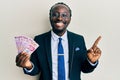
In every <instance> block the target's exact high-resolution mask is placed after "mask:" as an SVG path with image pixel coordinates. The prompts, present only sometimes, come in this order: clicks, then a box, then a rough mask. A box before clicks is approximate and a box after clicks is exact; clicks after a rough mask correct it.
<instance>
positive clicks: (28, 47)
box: [15, 36, 39, 54]
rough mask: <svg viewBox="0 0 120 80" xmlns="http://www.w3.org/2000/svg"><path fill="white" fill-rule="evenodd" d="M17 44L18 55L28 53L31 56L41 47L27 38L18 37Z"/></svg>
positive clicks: (16, 38)
mask: <svg viewBox="0 0 120 80" xmlns="http://www.w3.org/2000/svg"><path fill="white" fill-rule="evenodd" d="M15 42H16V46H17V49H18V53H21V52H26V53H28V54H31V53H33V52H34V51H35V50H36V49H37V48H38V47H39V45H38V44H37V43H36V42H35V41H34V40H33V39H32V38H30V37H27V36H16V37H15Z"/></svg>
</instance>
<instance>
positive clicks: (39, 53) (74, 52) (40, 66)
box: [24, 31, 97, 80]
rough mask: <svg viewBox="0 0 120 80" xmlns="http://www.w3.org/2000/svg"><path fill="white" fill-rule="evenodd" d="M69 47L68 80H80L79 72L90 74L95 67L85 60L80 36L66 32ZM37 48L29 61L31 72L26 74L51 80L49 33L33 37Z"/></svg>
mask: <svg viewBox="0 0 120 80" xmlns="http://www.w3.org/2000/svg"><path fill="white" fill-rule="evenodd" d="M67 36H68V46H69V79H70V80H81V71H82V72H84V73H89V72H92V71H93V70H94V69H95V67H96V66H97V65H96V66H94V67H93V66H91V65H90V63H89V62H88V60H87V56H86V54H87V50H86V46H85V42H84V38H83V37H82V36H81V35H78V34H75V33H72V32H69V31H68V35H67ZM35 41H36V42H37V43H38V44H39V48H38V49H37V50H36V51H35V52H34V53H32V55H31V61H32V63H33V64H34V69H33V70H32V72H30V73H27V72H26V71H24V72H25V73H26V74H29V75H36V74H38V73H40V79H39V80H52V58H51V32H50V31H49V32H47V33H44V34H42V35H38V36H36V37H35Z"/></svg>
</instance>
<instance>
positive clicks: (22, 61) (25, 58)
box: [16, 53, 33, 69]
mask: <svg viewBox="0 0 120 80" xmlns="http://www.w3.org/2000/svg"><path fill="white" fill-rule="evenodd" d="M16 65H17V66H18V67H22V68H27V69H32V67H33V66H32V63H31V62H30V55H29V54H27V53H20V54H18V55H17V56H16Z"/></svg>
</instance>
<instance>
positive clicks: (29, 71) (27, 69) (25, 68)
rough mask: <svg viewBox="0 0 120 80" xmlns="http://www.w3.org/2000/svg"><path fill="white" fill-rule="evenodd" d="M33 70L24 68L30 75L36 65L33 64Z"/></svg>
mask: <svg viewBox="0 0 120 80" xmlns="http://www.w3.org/2000/svg"><path fill="white" fill-rule="evenodd" d="M31 63H32V62H31ZM32 66H33V67H32V69H30V70H28V69H27V68H23V69H24V70H25V71H26V72H27V73H30V72H32V70H33V69H34V64H33V63H32Z"/></svg>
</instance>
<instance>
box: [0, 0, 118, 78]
mask: <svg viewBox="0 0 120 80" xmlns="http://www.w3.org/2000/svg"><path fill="white" fill-rule="evenodd" d="M59 1H63V2H65V3H66V4H68V5H69V6H70V8H71V9H72V15H73V16H72V21H71V23H70V25H69V27H68V29H69V30H70V31H73V32H76V33H78V34H82V35H83V36H84V37H85V41H86V46H87V48H90V47H91V46H92V44H93V42H94V41H95V39H96V38H97V37H98V36H99V35H101V36H102V40H101V41H100V43H99V47H100V48H101V49H102V56H101V58H100V60H99V65H98V67H97V68H96V69H95V71H94V72H92V73H90V74H82V80H119V79H120V76H119V75H118V74H119V72H120V62H119V60H120V58H119V56H120V53H119V50H120V47H119V45H120V42H119V41H120V30H119V28H120V1H119V0H79V1H78V0H72V1H69V0H59ZM56 2H58V0H51V1H48V0H0V80H38V76H35V77H33V76H32V77H31V76H28V75H25V74H24V73H23V72H22V69H21V68H18V67H16V64H15V57H16V55H17V49H16V45H15V41H14V36H16V35H26V36H29V37H32V38H33V37H34V36H35V35H37V34H41V33H43V32H46V31H48V30H49V29H50V25H49V15H48V14H49V9H50V7H51V6H52V5H53V4H55V3H56Z"/></svg>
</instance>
